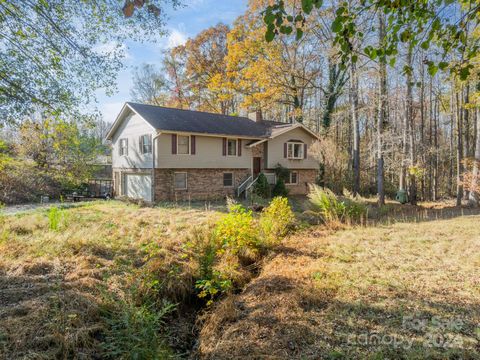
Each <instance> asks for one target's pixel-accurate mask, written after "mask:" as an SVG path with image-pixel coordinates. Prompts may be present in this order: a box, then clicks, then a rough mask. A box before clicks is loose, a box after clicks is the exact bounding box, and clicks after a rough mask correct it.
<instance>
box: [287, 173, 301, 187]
mask: <svg viewBox="0 0 480 360" xmlns="http://www.w3.org/2000/svg"><path fill="white" fill-rule="evenodd" d="M285 184H288V185H297V184H298V173H297V172H296V171H290V174H289V176H288V179H287V181H285Z"/></svg>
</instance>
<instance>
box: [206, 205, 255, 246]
mask: <svg viewBox="0 0 480 360" xmlns="http://www.w3.org/2000/svg"><path fill="white" fill-rule="evenodd" d="M214 234H215V237H216V239H217V241H219V243H220V249H219V250H218V252H220V253H221V252H224V251H231V252H232V253H233V254H241V255H248V254H250V253H252V252H253V253H255V252H256V251H257V248H258V233H257V230H256V226H255V221H254V219H253V215H252V211H251V210H246V209H245V208H244V207H243V206H242V205H238V204H237V205H233V206H232V207H231V210H230V212H229V213H228V214H226V215H224V216H223V217H222V218H221V219H220V220H219V222H218V223H217V225H216V227H215V230H214Z"/></svg>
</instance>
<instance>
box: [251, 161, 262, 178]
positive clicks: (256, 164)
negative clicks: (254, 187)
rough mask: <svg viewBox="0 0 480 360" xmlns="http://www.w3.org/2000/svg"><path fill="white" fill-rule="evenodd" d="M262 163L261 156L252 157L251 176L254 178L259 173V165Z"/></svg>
mask: <svg viewBox="0 0 480 360" xmlns="http://www.w3.org/2000/svg"><path fill="white" fill-rule="evenodd" d="M261 163H262V158H261V157H254V158H253V178H256V177H257V176H258V174H260V166H261Z"/></svg>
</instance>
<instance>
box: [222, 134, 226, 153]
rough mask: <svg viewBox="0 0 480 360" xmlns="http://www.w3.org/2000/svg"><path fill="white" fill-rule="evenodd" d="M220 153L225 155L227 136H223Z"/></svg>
mask: <svg viewBox="0 0 480 360" xmlns="http://www.w3.org/2000/svg"><path fill="white" fill-rule="evenodd" d="M222 155H223V156H227V138H223V146H222Z"/></svg>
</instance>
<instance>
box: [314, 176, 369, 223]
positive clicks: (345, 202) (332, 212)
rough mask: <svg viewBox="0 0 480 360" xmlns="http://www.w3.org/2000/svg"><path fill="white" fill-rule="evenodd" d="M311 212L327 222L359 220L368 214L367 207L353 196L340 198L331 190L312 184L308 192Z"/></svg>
mask: <svg viewBox="0 0 480 360" xmlns="http://www.w3.org/2000/svg"><path fill="white" fill-rule="evenodd" d="M308 198H309V201H310V206H311V210H310V211H309V213H310V214H313V215H315V216H318V217H320V218H321V219H322V221H323V222H325V223H332V222H351V221H358V220H360V219H361V217H362V216H363V215H365V214H366V207H365V206H364V205H363V204H361V203H360V202H358V201H357V200H356V199H354V198H353V197H350V198H349V197H346V198H345V199H339V198H338V197H337V196H336V195H335V194H334V193H333V192H332V191H331V190H329V189H327V188H321V187H319V186H318V185H310V191H309V194H308Z"/></svg>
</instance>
